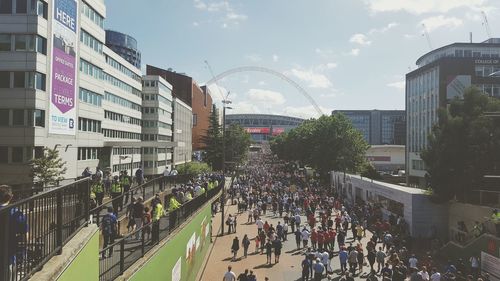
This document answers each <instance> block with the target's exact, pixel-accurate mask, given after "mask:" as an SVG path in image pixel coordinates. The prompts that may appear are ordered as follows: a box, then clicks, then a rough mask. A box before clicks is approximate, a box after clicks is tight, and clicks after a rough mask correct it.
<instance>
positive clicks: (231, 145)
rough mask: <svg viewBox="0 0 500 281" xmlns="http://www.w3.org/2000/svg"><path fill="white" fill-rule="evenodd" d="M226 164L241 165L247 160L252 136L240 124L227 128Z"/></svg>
mask: <svg viewBox="0 0 500 281" xmlns="http://www.w3.org/2000/svg"><path fill="white" fill-rule="evenodd" d="M225 139H226V141H225V143H226V162H237V163H241V162H243V160H245V159H246V157H247V154H248V148H249V147H250V144H251V136H250V134H249V133H247V132H246V131H245V129H243V127H241V126H240V125H239V124H232V125H231V126H229V128H227V130H226V135H225Z"/></svg>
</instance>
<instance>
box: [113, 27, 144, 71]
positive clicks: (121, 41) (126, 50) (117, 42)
mask: <svg viewBox="0 0 500 281" xmlns="http://www.w3.org/2000/svg"><path fill="white" fill-rule="evenodd" d="M106 46H107V47H108V48H110V49H111V50H113V52H115V53H117V54H118V55H120V57H122V58H124V59H125V60H126V61H128V62H129V63H131V64H132V65H133V66H135V67H136V68H139V69H140V68H141V52H140V51H139V49H138V48H137V40H135V38H134V37H132V36H130V35H127V34H123V33H121V32H118V31H114V30H106Z"/></svg>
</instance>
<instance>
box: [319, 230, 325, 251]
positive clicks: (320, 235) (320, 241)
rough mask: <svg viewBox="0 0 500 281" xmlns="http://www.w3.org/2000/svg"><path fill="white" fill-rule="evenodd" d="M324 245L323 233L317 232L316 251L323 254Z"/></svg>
mask: <svg viewBox="0 0 500 281" xmlns="http://www.w3.org/2000/svg"><path fill="white" fill-rule="evenodd" d="M324 243H325V235H324V234H323V231H318V250H319V251H320V252H323V244H324Z"/></svg>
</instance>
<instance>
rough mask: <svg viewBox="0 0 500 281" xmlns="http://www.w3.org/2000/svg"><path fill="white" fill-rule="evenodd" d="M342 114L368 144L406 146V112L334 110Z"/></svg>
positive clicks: (335, 112)
mask: <svg viewBox="0 0 500 281" xmlns="http://www.w3.org/2000/svg"><path fill="white" fill-rule="evenodd" d="M337 113H342V114H344V115H345V116H346V117H347V118H349V119H350V120H351V122H352V125H353V126H354V127H355V128H356V129H358V130H359V131H360V132H361V134H362V135H363V137H364V139H365V140H366V142H367V143H368V144H371V145H382V144H392V145H405V142H406V138H405V135H406V113H405V111H404V110H334V111H333V112H332V114H337Z"/></svg>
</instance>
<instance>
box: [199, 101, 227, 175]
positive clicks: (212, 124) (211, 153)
mask: <svg viewBox="0 0 500 281" xmlns="http://www.w3.org/2000/svg"><path fill="white" fill-rule="evenodd" d="M202 142H203V144H204V145H205V152H204V161H206V162H207V163H208V164H209V165H210V166H211V167H212V169H214V170H221V169H222V130H221V126H220V124H219V114H218V113H217V108H216V107H215V105H213V108H212V112H211V114H210V117H209V124H208V130H207V133H206V134H205V135H204V136H203V137H202Z"/></svg>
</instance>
